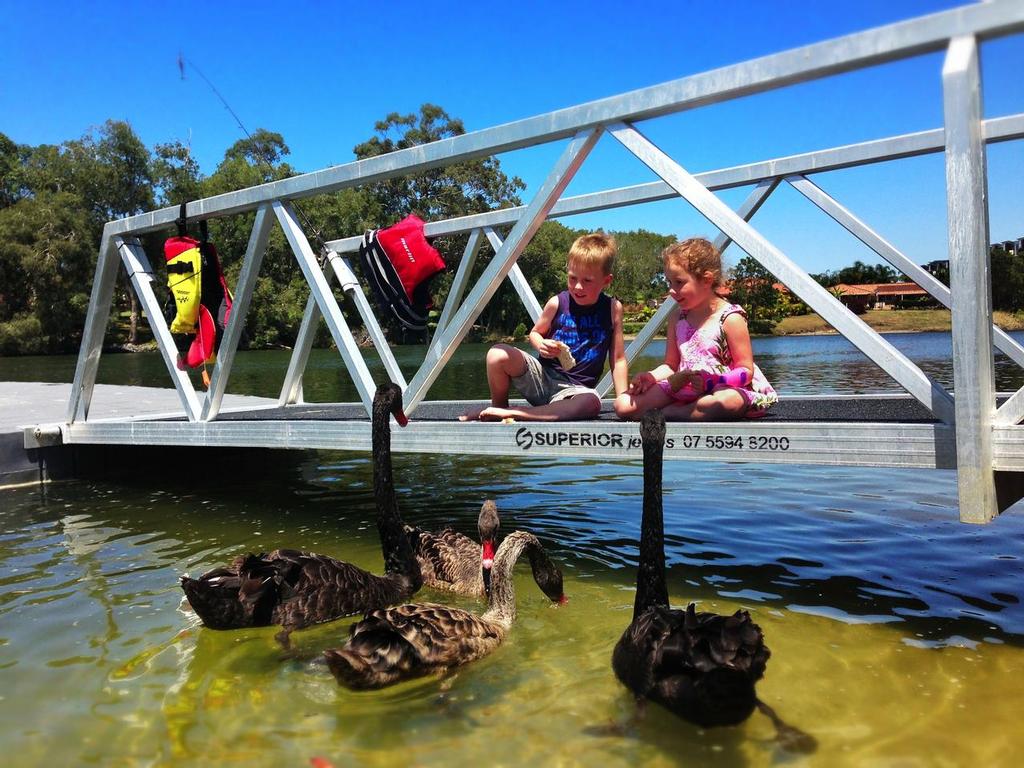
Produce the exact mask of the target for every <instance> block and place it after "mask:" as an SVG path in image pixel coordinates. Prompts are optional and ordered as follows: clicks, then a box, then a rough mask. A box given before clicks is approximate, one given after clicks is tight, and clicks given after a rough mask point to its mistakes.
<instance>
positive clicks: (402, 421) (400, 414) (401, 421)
mask: <svg viewBox="0 0 1024 768" xmlns="http://www.w3.org/2000/svg"><path fill="white" fill-rule="evenodd" d="M394 415H395V421H397V422H398V426H400V427H404V426H405V425H406V424H408V423H409V417H408V416H406V415H405V411H403V410H402V409H401V407H398V408H395V414H394Z"/></svg>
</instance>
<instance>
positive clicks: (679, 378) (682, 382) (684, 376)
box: [667, 371, 704, 392]
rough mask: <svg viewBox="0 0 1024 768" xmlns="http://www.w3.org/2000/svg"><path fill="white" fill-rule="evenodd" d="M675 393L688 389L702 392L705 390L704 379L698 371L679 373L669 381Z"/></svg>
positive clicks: (670, 377) (669, 378)
mask: <svg viewBox="0 0 1024 768" xmlns="http://www.w3.org/2000/svg"><path fill="white" fill-rule="evenodd" d="M667 381H668V385H669V386H670V387H671V388H672V391H673V392H678V391H679V390H681V389H686V388H687V387H689V388H691V389H694V390H696V391H698V392H700V391H701V390H702V389H703V388H704V377H703V376H701V375H700V373H698V372H697V371H677V372H676V373H673V374H672V375H671V376H669V377H668V379H667Z"/></svg>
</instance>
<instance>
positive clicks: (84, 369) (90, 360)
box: [66, 224, 120, 424]
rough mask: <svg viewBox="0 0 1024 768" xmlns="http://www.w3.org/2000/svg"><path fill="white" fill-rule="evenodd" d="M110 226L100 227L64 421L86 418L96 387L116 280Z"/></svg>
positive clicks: (117, 262) (114, 255)
mask: <svg viewBox="0 0 1024 768" xmlns="http://www.w3.org/2000/svg"><path fill="white" fill-rule="evenodd" d="M109 230H110V225H109V224H108V225H107V226H105V227H104V228H103V237H102V238H101V239H100V252H99V256H98V257H97V259H96V274H95V276H94V277H93V279H92V294H91V295H90V297H89V310H88V312H87V313H86V315H85V329H84V330H83V331H82V345H81V346H80V347H79V348H78V363H77V364H76V365H75V379H74V381H73V383H72V384H71V396H70V397H69V398H68V409H67V415H66V418H67V421H68V423H69V424H72V423H74V422H75V421H76V420H77V419H78V417H79V416H81V417H82V419H84V420H86V421H88V419H89V405H90V404H91V403H92V391H93V387H95V386H96V371H97V369H98V368H99V364H100V354H102V352H103V334H104V333H105V332H106V330H107V322H108V321H109V320H110V305H111V303H112V302H113V300H114V286H115V284H116V283H117V266H118V264H119V263H120V260H119V259H118V258H117V253H116V248H115V247H114V242H113V238H112V237H111V235H110V231H109Z"/></svg>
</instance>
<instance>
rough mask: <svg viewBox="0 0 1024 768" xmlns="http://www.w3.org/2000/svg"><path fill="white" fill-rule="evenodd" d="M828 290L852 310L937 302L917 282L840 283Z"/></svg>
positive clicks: (859, 310) (933, 303) (924, 304)
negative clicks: (837, 295) (836, 294)
mask: <svg viewBox="0 0 1024 768" xmlns="http://www.w3.org/2000/svg"><path fill="white" fill-rule="evenodd" d="M829 290H831V291H833V292H834V293H838V294H839V300H840V301H841V302H843V304H845V305H846V306H847V307H849V308H850V309H852V310H853V311H854V312H863V311H864V310H866V309H901V308H904V307H908V306H914V307H920V306H932V305H936V306H937V305H938V302H937V301H936V300H935V299H933V298H932V296H931V295H930V294H929V293H928V291H926V290H925V289H924V288H922V287H921V286H919V285H918V284H917V283H911V282H904V283H860V284H857V285H848V284H846V283H840V284H839V285H835V286H833V287H832V288H830V289H829Z"/></svg>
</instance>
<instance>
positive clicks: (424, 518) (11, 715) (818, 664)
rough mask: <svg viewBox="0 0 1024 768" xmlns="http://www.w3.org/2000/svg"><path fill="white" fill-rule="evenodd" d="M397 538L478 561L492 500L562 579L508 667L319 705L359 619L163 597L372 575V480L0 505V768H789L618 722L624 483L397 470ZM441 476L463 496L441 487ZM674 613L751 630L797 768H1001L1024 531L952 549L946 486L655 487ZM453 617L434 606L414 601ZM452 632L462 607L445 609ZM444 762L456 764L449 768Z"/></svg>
mask: <svg viewBox="0 0 1024 768" xmlns="http://www.w3.org/2000/svg"><path fill="white" fill-rule="evenodd" d="M395 465H396V476H397V478H398V481H399V483H400V487H399V494H400V502H401V505H402V509H403V514H404V515H405V517H406V519H407V520H408V521H409V522H412V523H416V524H420V525H427V526H432V527H437V526H440V525H443V524H445V523H448V522H450V523H452V524H454V525H455V526H456V527H457V528H459V529H460V530H463V531H465V532H467V533H472V532H473V531H474V528H475V519H476V512H477V511H478V510H479V503H480V500H481V499H483V498H485V497H489V496H490V497H494V498H496V499H497V500H498V502H499V505H500V507H501V511H502V515H503V517H502V527H503V530H506V531H509V530H513V529H514V528H517V527H529V528H530V529H532V530H534V531H535V532H537V533H538V535H539V536H540V537H541V538H542V539H543V540H544V541H545V542H546V543H548V544H550V546H551V549H552V554H553V556H554V557H556V558H557V559H558V560H559V561H561V563H563V565H564V570H565V575H566V593H567V594H568V595H569V597H570V602H569V603H568V605H566V606H562V607H555V606H552V605H551V604H550V603H548V601H547V600H546V599H545V598H544V597H543V596H542V595H541V594H540V593H539V592H538V591H537V589H536V587H535V586H534V585H533V584H532V581H531V580H530V578H529V571H528V569H526V568H520V569H519V572H518V573H517V577H516V588H517V595H518V597H519V606H520V612H519V613H520V615H519V619H518V621H517V623H516V626H515V628H514V630H513V632H512V634H511V636H510V638H509V640H508V641H507V643H506V644H505V645H503V646H502V648H500V649H499V650H498V651H497V652H496V653H494V654H493V655H491V656H489V657H488V658H486V659H484V660H482V661H480V662H478V663H475V664H473V665H471V666H469V667H467V668H464V669H462V670H461V671H460V672H459V673H458V674H457V675H456V676H455V677H454V679H453V680H451V681H449V683H446V684H444V685H442V684H441V682H439V681H437V680H434V679H427V680H421V681H417V682H413V683H409V684H406V685H402V686H398V687H396V688H393V689H389V690H386V691H380V692H369V693H351V692H347V691H345V690H343V689H339V688H338V687H337V685H336V684H335V683H334V680H333V678H332V677H331V676H330V674H329V673H328V672H327V670H326V669H325V668H324V666H323V665H322V664H321V663H320V662H319V661H318V660H317V657H318V653H319V651H320V650H321V649H322V648H324V647H325V646H328V645H333V644H336V643H338V642H339V641H340V640H342V639H343V638H344V635H345V633H346V631H347V627H348V625H349V624H350V623H351V620H342V621H340V622H335V623H332V624H328V625H324V626H320V627H316V628H313V629H310V630H305V631H302V632H298V633H295V635H294V636H293V638H294V641H295V645H296V653H295V655H294V656H291V657H287V658H286V657H284V655H283V654H282V652H281V650H280V649H279V648H278V646H277V645H276V644H275V642H274V640H273V634H274V630H273V629H272V628H261V629H253V630H243V631H237V632H216V631H212V630H208V629H205V628H203V627H201V626H200V625H199V624H198V622H197V620H196V618H195V616H194V615H193V614H192V613H190V612H188V611H187V610H185V609H183V608H182V606H181V592H180V589H179V588H178V586H177V579H178V577H179V576H180V575H181V574H182V573H183V572H186V571H187V572H191V573H193V574H195V573H197V572H199V571H201V570H203V569H205V568H207V567H210V566H212V565H214V564H217V563H220V562H223V561H225V560H227V559H228V558H230V557H231V556H233V555H235V554H237V553H240V552H244V551H250V550H251V551H259V550H267V549H270V548H272V547H274V546H278V545H291V546H301V547H305V548H309V549H314V550H317V551H320V552H324V553H327V554H330V555H333V556H337V557H342V558H344V559H346V560H349V561H351V562H354V563H356V564H357V565H360V566H363V567H366V568H371V569H379V568H380V565H381V564H380V552H379V545H378V542H377V533H376V529H375V526H374V522H373V504H372V496H371V493H372V489H371V483H370V480H371V474H370V467H369V464H368V457H366V456H365V455H362V454H348V453H318V454H317V453H310V454H307V455H306V456H305V458H304V460H303V461H301V463H299V464H297V465H295V466H292V467H289V468H283V469H282V470H281V471H280V472H278V473H276V474H274V475H273V476H259V477H245V478H241V477H228V478H225V480H224V482H223V483H222V484H219V485H217V486H201V487H194V486H190V485H189V484H188V483H187V482H186V481H185V480H181V479H173V478H172V479H166V478H164V479H162V480H161V481H160V483H159V486H158V485H157V483H156V481H155V477H151V478H145V479H140V480H138V481H137V482H127V483H120V484H113V483H84V482H82V483H70V484H61V485H54V486H50V487H47V488H43V489H34V490H18V491H13V492H6V493H4V494H3V496H2V502H3V504H2V508H0V722H2V723H3V726H2V731H0V744H2V745H3V747H4V748H5V753H6V754H8V755H15V756H16V758H15V759H14V760H13V762H11V761H10V760H8V761H6V762H7V764H16V765H26V766H34V765H46V766H50V765H77V764H96V765H136V764H146V765H160V766H200V765H202V766H205V765H245V766H264V765H266V766H279V765H304V764H308V762H307V761H308V758H309V757H311V756H314V755H321V756H324V757H326V758H329V759H330V760H331V761H332V762H334V764H335V765H339V766H340V765H352V764H366V765H371V766H373V765H380V766H388V765H395V764H403V765H405V764H414V765H437V764H450V763H451V762H452V761H453V759H457V760H458V763H459V764H471V763H484V762H486V763H489V764H496V765H523V764H530V763H533V764H544V765H548V764H552V763H557V764H563V765H622V766H627V765H629V766H632V765H639V764H643V765H654V766H671V765H677V764H680V763H685V764H686V765H698V766H702V765H707V766H763V765H773V764H777V763H800V761H801V759H800V758H795V757H792V756H788V755H785V754H784V753H781V752H780V751H779V750H778V747H777V746H776V745H775V743H774V742H773V740H772V736H773V729H772V727H771V725H770V724H769V722H768V721H767V719H765V718H764V717H762V716H761V715H758V714H755V715H754V716H753V717H752V718H751V719H750V720H749V721H748V722H747V723H745V724H744V725H742V726H740V727H737V728H729V729H718V730H711V731H701V730H699V729H697V728H694V727H692V726H689V725H687V724H685V723H682V722H679V721H677V720H676V719H674V718H672V717H671V716H669V715H667V714H665V713H664V712H662V711H660V710H658V709H657V708H651V709H649V710H648V712H647V715H646V717H645V718H644V719H643V720H642V721H640V722H638V723H635V724H632V725H628V726H626V728H625V730H624V732H623V733H622V734H620V735H614V736H613V735H592V734H595V733H598V734H607V731H608V729H607V728H604V726H607V725H608V724H609V723H611V722H618V723H626V722H627V720H628V718H629V717H630V716H631V714H632V710H633V705H632V702H631V700H630V698H629V696H628V695H627V694H626V692H625V690H624V689H623V688H622V687H621V686H619V685H618V683H617V682H616V681H615V679H614V676H613V674H612V672H611V666H610V659H611V651H612V648H613V646H614V644H615V642H616V640H617V639H618V636H619V634H620V633H621V632H622V630H623V629H624V628H625V626H626V624H627V623H628V621H629V616H630V611H631V609H632V601H633V584H634V579H635V561H636V556H637V538H638V536H639V507H640V501H641V482H640V468H639V465H638V463H635V462H624V463H602V462H591V461H582V460H579V461H559V462H555V463H549V462H547V461H545V460H537V459H534V460H512V459H487V458H471V459H463V458H457V457H450V456H449V457H438V458H433V457H424V456H413V455H402V456H398V457H396V462H395ZM453 478H457V480H453ZM665 494H666V495H665V515H666V547H667V553H668V560H669V565H670V575H669V584H670V591H671V595H672V600H673V602H674V603H675V604H676V605H684V604H685V603H686V602H687V601H688V600H697V601H699V603H700V605H701V607H702V608H704V609H707V610H716V611H720V612H731V611H733V610H735V609H736V608H740V607H742V608H746V609H748V610H750V611H751V613H752V614H753V615H754V617H755V620H756V621H757V622H758V623H760V624H761V626H762V628H763V629H764V631H765V635H766V638H767V642H768V645H769V646H770V648H771V650H772V658H771V661H770V663H769V665H768V673H767V676H766V678H765V680H764V681H763V682H762V684H761V685H760V686H759V692H760V694H761V696H762V697H763V698H764V699H765V701H767V702H768V703H770V704H771V705H772V706H774V707H775V708H776V709H777V710H778V711H779V713H780V714H781V715H782V716H783V717H784V718H785V719H787V720H788V721H790V722H792V723H793V724H794V725H797V726H798V727H800V728H802V729H804V730H806V731H808V732H810V733H812V734H813V735H814V736H815V737H816V738H817V739H818V741H819V744H820V747H819V751H818V753H817V754H816V755H815V756H814V757H813V758H811V759H810V760H807V761H806V762H808V763H810V764H816V765H830V766H831V765H850V766H859V765H864V764H885V765H895V764H899V765H904V764H906V765H931V764H936V763H939V764H948V765H970V764H989V765H1009V764H1011V762H1010V761H1011V757H1012V755H1013V754H1016V753H1017V752H1018V751H1019V750H1020V748H1021V747H1022V746H1024V737H1022V736H1020V735H1018V731H1017V728H1016V724H1017V719H1018V714H1017V700H1018V690H1019V682H1018V680H1019V675H1020V673H1021V672H1022V671H1024V612H1022V611H1021V607H1020V602H1019V601H1020V597H1021V593H1022V591H1024V589H1022V587H1021V584H1022V583H1024V565H1022V561H1024V535H1022V533H1024V522H1022V520H1021V518H1020V517H1018V516H1016V515H1014V514H1010V515H1007V516H1004V517H1003V518H1001V519H999V520H997V521H996V522H995V523H994V524H992V525H990V526H986V527H972V526H965V525H961V524H960V523H958V522H956V517H957V515H956V494H955V481H954V478H953V476H952V474H951V473H948V472H920V473H918V472H899V471H891V470H879V471H870V470H864V469H852V468H793V467H778V466H757V465H729V464H698V463H686V464H672V465H669V467H668V468H667V476H666V487H665ZM421 597H422V598H424V599H441V600H443V601H451V600H452V598H451V597H450V596H449V595H438V594H431V593H429V592H427V591H425V592H423V593H421ZM456 602H457V604H459V605H462V606H463V607H467V608H473V607H474V606H475V605H477V604H476V603H474V601H472V600H468V599H463V600H458V599H457V600H456ZM456 756H457V758H456Z"/></svg>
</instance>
